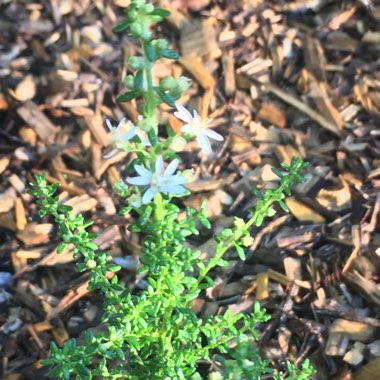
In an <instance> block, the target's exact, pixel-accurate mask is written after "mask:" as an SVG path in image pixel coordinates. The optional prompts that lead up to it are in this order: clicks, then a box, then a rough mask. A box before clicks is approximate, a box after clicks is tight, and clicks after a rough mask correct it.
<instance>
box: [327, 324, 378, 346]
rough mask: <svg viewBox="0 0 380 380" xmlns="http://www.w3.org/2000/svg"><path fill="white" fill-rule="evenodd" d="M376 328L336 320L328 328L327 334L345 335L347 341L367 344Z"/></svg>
mask: <svg viewBox="0 0 380 380" xmlns="http://www.w3.org/2000/svg"><path fill="white" fill-rule="evenodd" d="M375 331H376V328H375V327H372V326H369V325H368V324H366V323H362V322H356V321H349V320H347V319H336V320H335V321H334V322H333V323H332V324H331V326H330V327H329V334H346V335H347V336H348V338H349V339H351V340H355V341H359V342H364V343H365V342H367V341H368V340H369V339H370V338H371V337H372V336H373V334H374V333H375Z"/></svg>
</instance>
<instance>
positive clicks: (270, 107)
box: [257, 103, 286, 128]
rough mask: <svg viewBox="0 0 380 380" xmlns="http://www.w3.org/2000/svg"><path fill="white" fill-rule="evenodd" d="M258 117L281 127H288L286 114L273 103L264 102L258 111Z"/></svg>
mask: <svg viewBox="0 0 380 380" xmlns="http://www.w3.org/2000/svg"><path fill="white" fill-rule="evenodd" d="M257 117H258V118H259V119H262V120H264V121H267V122H269V123H271V124H274V125H276V126H277V127H280V128H285V127H286V115H285V113H284V112H283V111H282V110H281V109H280V108H278V107H276V106H275V105H274V104H272V103H263V104H261V107H260V109H259V112H258V113H257Z"/></svg>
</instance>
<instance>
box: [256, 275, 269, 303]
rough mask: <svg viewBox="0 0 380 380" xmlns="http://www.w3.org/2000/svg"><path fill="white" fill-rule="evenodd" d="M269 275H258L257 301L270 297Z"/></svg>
mask: <svg viewBox="0 0 380 380" xmlns="http://www.w3.org/2000/svg"><path fill="white" fill-rule="evenodd" d="M268 280H269V277H268V273H266V272H262V273H259V274H258V275H257V279H256V299H257V300H263V299H266V298H268V297H269V287H268Z"/></svg>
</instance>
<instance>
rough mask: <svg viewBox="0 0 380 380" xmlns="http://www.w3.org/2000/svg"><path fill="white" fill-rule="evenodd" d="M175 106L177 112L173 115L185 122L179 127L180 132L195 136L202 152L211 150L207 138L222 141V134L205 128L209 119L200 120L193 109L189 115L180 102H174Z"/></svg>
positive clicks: (207, 152)
mask: <svg viewBox="0 0 380 380" xmlns="http://www.w3.org/2000/svg"><path fill="white" fill-rule="evenodd" d="M175 106H176V108H177V112H174V116H176V117H177V118H178V119H180V120H182V121H184V122H185V123H186V124H185V125H184V126H183V127H182V128H181V132H185V133H189V134H191V135H193V136H196V139H197V142H198V145H199V146H200V147H201V150H202V152H203V153H206V154H209V153H211V152H212V150H211V144H210V141H209V139H213V140H217V141H223V136H221V135H220V134H219V133H216V132H215V131H213V130H212V129H209V128H207V126H208V124H209V123H210V121H211V120H210V119H206V120H202V118H201V117H200V116H199V115H198V113H197V111H195V110H194V111H193V114H194V116H191V113H190V112H189V111H188V110H187V109H186V108H185V107H184V106H181V105H180V104H176V105H175Z"/></svg>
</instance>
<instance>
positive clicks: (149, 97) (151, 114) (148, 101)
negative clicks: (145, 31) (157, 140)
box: [141, 41, 158, 135]
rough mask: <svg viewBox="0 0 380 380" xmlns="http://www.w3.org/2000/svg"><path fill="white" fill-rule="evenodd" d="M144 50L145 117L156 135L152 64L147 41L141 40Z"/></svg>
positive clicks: (156, 124)
mask: <svg viewBox="0 0 380 380" xmlns="http://www.w3.org/2000/svg"><path fill="white" fill-rule="evenodd" d="M141 43H142V46H143V50H144V60H145V65H144V67H145V77H146V83H147V91H146V92H145V93H144V101H145V105H146V117H147V119H148V120H149V124H150V127H151V128H152V129H153V130H154V133H155V134H156V135H157V132H158V123H157V117H156V112H157V110H156V105H157V104H156V98H155V93H154V84H153V78H152V66H153V63H152V62H151V61H150V60H149V57H148V55H147V49H149V46H148V45H149V42H145V41H141Z"/></svg>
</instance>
